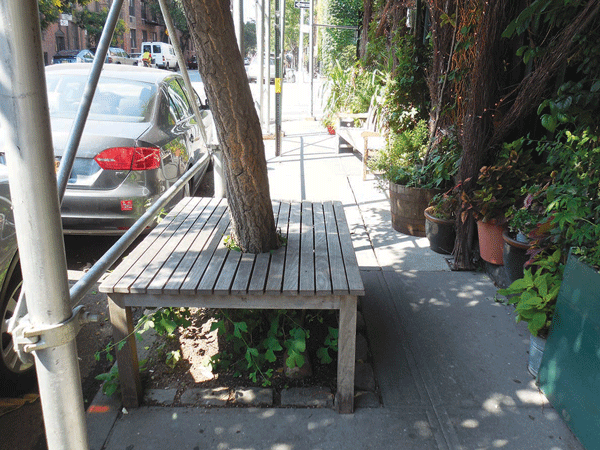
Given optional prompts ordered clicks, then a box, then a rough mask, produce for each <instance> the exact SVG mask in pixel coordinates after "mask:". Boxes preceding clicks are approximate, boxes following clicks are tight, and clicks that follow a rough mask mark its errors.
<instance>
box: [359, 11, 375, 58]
mask: <svg viewBox="0 0 600 450" xmlns="http://www.w3.org/2000/svg"><path fill="white" fill-rule="evenodd" d="M363 10H364V12H363V20H362V28H361V31H360V42H359V46H358V57H359V58H360V59H363V58H364V57H365V54H366V53H367V44H368V42H369V25H370V24H371V18H372V17H373V0H363Z"/></svg>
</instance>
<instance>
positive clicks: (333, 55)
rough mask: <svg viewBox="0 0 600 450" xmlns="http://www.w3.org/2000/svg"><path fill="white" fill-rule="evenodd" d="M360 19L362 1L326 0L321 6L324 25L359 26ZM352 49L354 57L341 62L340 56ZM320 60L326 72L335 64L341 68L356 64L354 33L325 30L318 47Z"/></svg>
mask: <svg viewBox="0 0 600 450" xmlns="http://www.w3.org/2000/svg"><path fill="white" fill-rule="evenodd" d="M361 18H362V0H327V1H326V2H324V5H323V20H324V23H327V24H330V25H346V26H359V25H360V23H361ZM348 47H353V48H354V49H355V50H354V55H353V56H352V57H351V58H350V59H349V60H341V61H340V55H348V52H347V51H345V49H347V48H348ZM320 49H321V60H322V61H323V67H324V69H325V71H326V72H327V71H328V70H329V69H330V68H331V67H332V66H334V65H335V62H336V61H338V62H341V64H342V67H343V68H347V67H348V66H350V65H352V64H354V62H356V33H355V31H354V30H344V29H333V28H326V29H325V30H324V31H323V41H322V44H321V45H320Z"/></svg>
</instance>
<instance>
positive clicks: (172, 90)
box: [168, 78, 193, 119]
mask: <svg viewBox="0 0 600 450" xmlns="http://www.w3.org/2000/svg"><path fill="white" fill-rule="evenodd" d="M168 91H169V96H170V97H172V98H173V101H174V102H175V105H176V106H177V110H178V111H179V119H185V118H187V117H189V116H191V115H192V114H193V113H192V107H191V106H190V102H189V100H188V98H187V95H186V94H185V90H184V89H183V87H182V86H181V84H179V80H177V79H176V78H172V79H171V80H170V81H169V85H168Z"/></svg>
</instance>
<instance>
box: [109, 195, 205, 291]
mask: <svg viewBox="0 0 600 450" xmlns="http://www.w3.org/2000/svg"><path fill="white" fill-rule="evenodd" d="M193 207H194V204H193V202H192V201H191V200H190V201H187V202H186V204H185V206H184V208H183V209H182V210H181V211H180V212H179V213H178V214H177V215H176V216H175V217H174V219H173V220H172V221H171V222H170V223H169V224H168V225H167V227H166V228H165V229H164V231H163V232H162V233H161V234H160V235H159V236H158V237H157V238H156V239H155V240H154V242H153V243H152V245H151V246H150V247H148V248H147V249H146V251H145V252H144V254H143V255H142V256H141V257H140V258H139V259H138V260H137V261H136V262H135V264H134V265H133V266H131V268H130V269H129V270H128V271H127V273H126V274H125V275H123V277H121V279H120V280H119V282H118V283H117V284H116V285H115V287H114V291H115V292H120V293H128V292H130V290H129V288H130V287H131V285H132V284H133V283H134V282H135V280H136V279H137V278H138V276H139V275H140V274H141V273H142V272H143V271H144V269H145V268H146V266H147V265H148V264H150V262H151V261H152V259H153V258H154V256H155V255H156V254H157V253H158V252H159V251H160V249H161V248H162V247H163V246H164V245H166V244H167V243H168V242H169V239H170V238H171V237H172V236H173V233H175V231H177V229H178V228H179V227H180V226H181V224H182V223H183V222H184V220H185V219H186V218H187V216H188V215H189V214H190V213H191V212H192V210H193Z"/></svg>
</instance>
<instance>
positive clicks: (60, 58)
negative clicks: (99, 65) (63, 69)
mask: <svg viewBox="0 0 600 450" xmlns="http://www.w3.org/2000/svg"><path fill="white" fill-rule="evenodd" d="M92 62H94V54H93V53H92V52H91V51H89V50H61V51H60V52H58V53H57V54H56V55H54V56H53V57H52V64H62V63H92Z"/></svg>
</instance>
